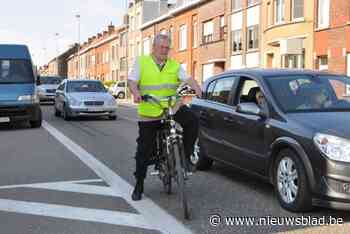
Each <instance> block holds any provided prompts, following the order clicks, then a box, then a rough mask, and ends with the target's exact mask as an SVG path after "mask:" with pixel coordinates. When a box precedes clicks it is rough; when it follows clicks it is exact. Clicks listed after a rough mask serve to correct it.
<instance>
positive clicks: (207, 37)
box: [203, 20, 214, 44]
mask: <svg viewBox="0 0 350 234" xmlns="http://www.w3.org/2000/svg"><path fill="white" fill-rule="evenodd" d="M213 40H214V22H213V20H210V21H207V22H205V23H203V44H206V43H209V42H212V41H213Z"/></svg>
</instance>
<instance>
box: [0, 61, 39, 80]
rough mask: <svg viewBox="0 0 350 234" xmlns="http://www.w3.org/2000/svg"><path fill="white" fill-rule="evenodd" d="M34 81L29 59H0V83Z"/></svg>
mask: <svg viewBox="0 0 350 234" xmlns="http://www.w3.org/2000/svg"><path fill="white" fill-rule="evenodd" d="M16 83H34V75H33V70H32V65H31V63H30V61H28V60H23V59H13V60H12V59H0V84H16Z"/></svg>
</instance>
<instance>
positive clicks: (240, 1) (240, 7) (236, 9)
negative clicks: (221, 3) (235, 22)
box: [231, 0, 243, 11]
mask: <svg viewBox="0 0 350 234" xmlns="http://www.w3.org/2000/svg"><path fill="white" fill-rule="evenodd" d="M233 3H239V4H240V5H239V4H237V5H239V7H236V8H234V4H233ZM231 4H232V7H231V8H232V11H239V10H242V8H243V1H242V0H231Z"/></svg>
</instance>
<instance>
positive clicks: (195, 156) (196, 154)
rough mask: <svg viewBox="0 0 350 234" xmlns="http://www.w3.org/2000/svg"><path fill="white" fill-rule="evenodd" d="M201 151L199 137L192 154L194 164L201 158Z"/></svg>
mask: <svg viewBox="0 0 350 234" xmlns="http://www.w3.org/2000/svg"><path fill="white" fill-rule="evenodd" d="M199 152H200V147H199V140H198V138H197V140H196V142H195V143H194V150H193V154H191V162H192V164H194V165H195V164H197V163H198V160H199Z"/></svg>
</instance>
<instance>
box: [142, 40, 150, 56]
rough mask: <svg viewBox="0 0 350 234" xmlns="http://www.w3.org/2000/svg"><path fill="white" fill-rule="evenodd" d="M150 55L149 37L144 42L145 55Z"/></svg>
mask: <svg viewBox="0 0 350 234" xmlns="http://www.w3.org/2000/svg"><path fill="white" fill-rule="evenodd" d="M149 54H150V40H149V37H147V38H145V39H144V40H143V55H149Z"/></svg>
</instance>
